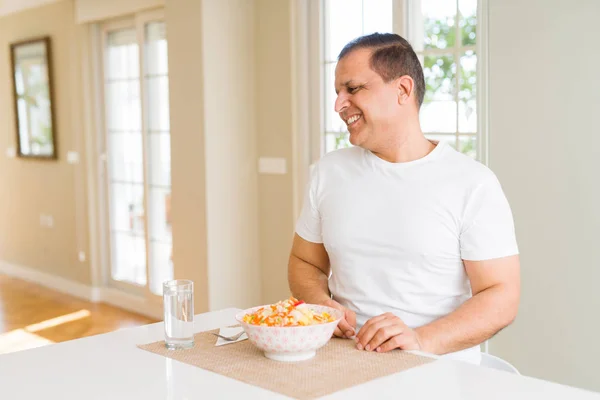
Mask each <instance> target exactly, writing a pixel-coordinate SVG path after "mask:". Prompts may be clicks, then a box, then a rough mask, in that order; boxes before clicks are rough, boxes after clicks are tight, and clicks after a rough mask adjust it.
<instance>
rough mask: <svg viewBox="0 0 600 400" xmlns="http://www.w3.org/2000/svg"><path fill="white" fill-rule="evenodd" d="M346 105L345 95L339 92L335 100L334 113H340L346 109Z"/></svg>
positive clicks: (346, 98)
mask: <svg viewBox="0 0 600 400" xmlns="http://www.w3.org/2000/svg"><path fill="white" fill-rule="evenodd" d="M348 103H349V102H348V97H347V96H346V94H345V93H344V92H340V93H339V94H338V96H337V98H336V99H335V107H334V109H335V112H336V113H340V112H342V111H343V110H344V109H345V108H348Z"/></svg>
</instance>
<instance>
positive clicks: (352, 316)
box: [346, 310, 356, 336]
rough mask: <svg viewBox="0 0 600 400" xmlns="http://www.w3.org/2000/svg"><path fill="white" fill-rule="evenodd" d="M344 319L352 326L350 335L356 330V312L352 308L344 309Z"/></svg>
mask: <svg viewBox="0 0 600 400" xmlns="http://www.w3.org/2000/svg"><path fill="white" fill-rule="evenodd" d="M346 320H347V321H348V324H349V325H350V326H351V327H352V335H350V336H353V335H354V333H355V332H356V313H355V312H354V311H352V310H346Z"/></svg>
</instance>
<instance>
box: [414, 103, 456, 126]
mask: <svg viewBox="0 0 600 400" xmlns="http://www.w3.org/2000/svg"><path fill="white" fill-rule="evenodd" d="M419 117H420V121H421V129H422V130H423V132H425V133H429V132H449V133H452V132H456V102H455V101H432V102H428V103H423V105H422V106H421V112H420V115H419Z"/></svg>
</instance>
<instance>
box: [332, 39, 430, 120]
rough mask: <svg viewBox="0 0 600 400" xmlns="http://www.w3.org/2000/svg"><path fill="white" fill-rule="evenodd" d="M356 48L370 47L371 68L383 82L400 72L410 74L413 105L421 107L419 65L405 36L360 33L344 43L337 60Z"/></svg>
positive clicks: (423, 79)
mask: <svg viewBox="0 0 600 400" xmlns="http://www.w3.org/2000/svg"><path fill="white" fill-rule="evenodd" d="M358 49H373V53H372V54H371V62H370V66H371V69H372V70H373V71H375V72H377V74H379V76H381V78H382V79H383V81H384V82H385V83H388V82H390V81H392V80H394V79H397V78H399V77H401V76H404V75H408V76H410V77H411V78H412V79H413V81H414V82H415V91H416V94H417V103H418V104H417V105H418V107H419V108H420V107H421V105H422V104H423V98H424V97H425V78H424V76H423V67H422V66H421V62H420V61H419V58H418V57H417V54H416V53H415V51H414V50H413V48H412V46H411V45H410V43H408V41H407V40H406V39H404V38H403V37H402V36H400V35H396V34H395V33H373V34H370V35H365V36H361V37H359V38H356V39H354V40H353V41H351V42H350V43H348V44H347V45H346V46H344V48H343V49H342V51H341V52H340V54H339V56H338V61H339V60H341V59H342V58H344V56H346V55H347V54H348V53H350V52H352V51H353V50H358Z"/></svg>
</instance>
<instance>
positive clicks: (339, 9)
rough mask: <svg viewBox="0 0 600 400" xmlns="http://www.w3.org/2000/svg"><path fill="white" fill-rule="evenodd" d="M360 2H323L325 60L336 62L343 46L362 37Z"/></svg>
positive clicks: (337, 0) (339, 0) (352, 0)
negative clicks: (325, 33)
mask: <svg viewBox="0 0 600 400" xmlns="http://www.w3.org/2000/svg"><path fill="white" fill-rule="evenodd" d="M362 17H363V15H362V0H325V19H326V21H325V32H327V35H326V36H327V37H326V39H325V43H326V45H325V59H326V60H327V61H335V60H337V56H338V55H339V53H340V51H342V49H343V48H344V46H345V45H346V44H347V43H348V42H349V41H351V40H353V39H356V38H357V37H359V36H361V35H362V32H363V21H362Z"/></svg>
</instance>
